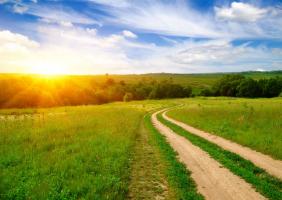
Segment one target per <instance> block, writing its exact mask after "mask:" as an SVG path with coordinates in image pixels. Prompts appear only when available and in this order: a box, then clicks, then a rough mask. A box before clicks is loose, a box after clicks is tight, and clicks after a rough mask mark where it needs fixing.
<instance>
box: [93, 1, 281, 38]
mask: <svg viewBox="0 0 282 200" xmlns="http://www.w3.org/2000/svg"><path fill="white" fill-rule="evenodd" d="M94 2H96V1H95V0H94ZM99 2H100V3H101V4H102V3H103V5H104V6H105V7H104V8H103V7H102V8H101V9H103V11H105V12H106V13H108V14H109V16H107V17H105V18H104V23H109V24H112V23H115V24H117V25H118V26H121V27H123V28H126V29H130V30H133V31H135V32H137V31H138V32H149V33H156V34H160V35H166V36H171V35H172V36H184V37H197V38H230V39H236V38H282V28H280V27H282V26H281V23H282V10H281V9H278V8H275V7H267V8H260V7H258V6H255V5H252V4H247V3H241V2H233V3H231V5H230V7H221V8H219V7H217V8H215V10H214V11H215V12H212V11H208V12H201V11H199V10H196V9H194V8H193V7H192V6H191V5H190V4H189V1H173V2H170V3H168V2H163V1H149V0H144V1H125V2H126V3H127V6H126V7H118V6H113V5H112V4H111V6H109V3H107V2H106V1H99ZM242 22H252V25H251V26H250V25H249V24H248V23H242Z"/></svg>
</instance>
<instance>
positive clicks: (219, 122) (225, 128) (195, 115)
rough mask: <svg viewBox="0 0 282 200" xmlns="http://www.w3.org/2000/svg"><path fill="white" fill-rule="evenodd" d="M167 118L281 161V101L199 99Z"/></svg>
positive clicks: (186, 103)
mask: <svg viewBox="0 0 282 200" xmlns="http://www.w3.org/2000/svg"><path fill="white" fill-rule="evenodd" d="M183 103H184V104H185V105H184V106H183V107H181V108H178V109H175V110H172V111H170V112H168V116H170V117H172V118H174V119H177V120H179V121H182V122H184V123H187V124H189V125H191V126H194V127H197V128H200V129H202V130H205V131H208V132H211V133H213V134H216V135H219V136H221V137H224V138H227V139H229V140H232V141H235V142H237V143H239V144H242V145H244V146H248V147H250V148H252V149H255V150H257V151H260V152H262V153H265V154H269V155H271V156H273V157H274V158H278V159H282V98H272V99H239V98H196V99H187V100H185V101H183Z"/></svg>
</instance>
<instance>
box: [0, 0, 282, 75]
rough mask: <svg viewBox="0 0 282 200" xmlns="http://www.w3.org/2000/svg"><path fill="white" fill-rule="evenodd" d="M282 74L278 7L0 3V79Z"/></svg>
mask: <svg viewBox="0 0 282 200" xmlns="http://www.w3.org/2000/svg"><path fill="white" fill-rule="evenodd" d="M247 70H255V71H268V70H282V1H280V0H268V1H263V0H249V1H234V0H232V1H229V0H214V1H212V0H211V1H208V0H186V1H185V0H162V1H161V0H159V1H157V0H142V1H141V0H48V1H47V0H0V72H23V73H68V74H104V73H118V74H122V73H151V72H173V73H203V72H236V71H247Z"/></svg>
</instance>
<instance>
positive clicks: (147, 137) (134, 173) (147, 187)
mask: <svg viewBox="0 0 282 200" xmlns="http://www.w3.org/2000/svg"><path fill="white" fill-rule="evenodd" d="M165 171H166V161H165V160H164V159H163V157H162V156H161V152H160V150H159V148H158V146H157V142H156V140H154V138H153V135H152V134H151V133H150V131H149V130H148V129H147V128H146V127H145V123H144V120H142V122H141V123H140V128H139V131H138V133H137V136H136V140H135V145H134V150H133V152H132V160H131V174H130V184H129V194H128V197H129V199H134V200H137V199H175V194H174V191H173V190H171V188H170V187H169V186H168V182H167V178H166V175H165Z"/></svg>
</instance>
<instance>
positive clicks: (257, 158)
mask: <svg viewBox="0 0 282 200" xmlns="http://www.w3.org/2000/svg"><path fill="white" fill-rule="evenodd" d="M166 112H167V111H166ZM166 112H164V113H163V117H164V118H165V119H166V120H168V121H170V122H172V123H174V124H176V125H178V126H180V127H182V128H183V129H185V130H187V131H188V132H190V133H192V134H194V135H198V136H200V137H202V138H204V139H206V140H208V141H210V142H212V143H215V144H217V145H218V146H220V147H222V148H223V149H226V150H228V151H231V152H233V153H236V154H238V155H240V156H242V157H243V158H245V159H247V160H250V161H251V162H253V163H254V164H255V165H257V166H258V167H260V168H262V169H264V170H266V171H267V172H268V173H269V174H271V175H273V176H275V177H277V178H279V179H281V180H282V161H280V160H275V159H273V158H271V157H270V156H267V155H264V154H262V153H260V152H257V151H254V150H252V149H250V148H248V147H244V146H242V145H239V144H237V143H234V142H231V141H229V140H227V139H224V138H222V137H219V136H216V135H214V134H210V133H207V132H204V131H201V130H199V129H196V128H194V127H192V126H189V125H187V124H185V123H183V122H180V121H177V120H175V119H172V118H170V117H168V116H167V115H166Z"/></svg>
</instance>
